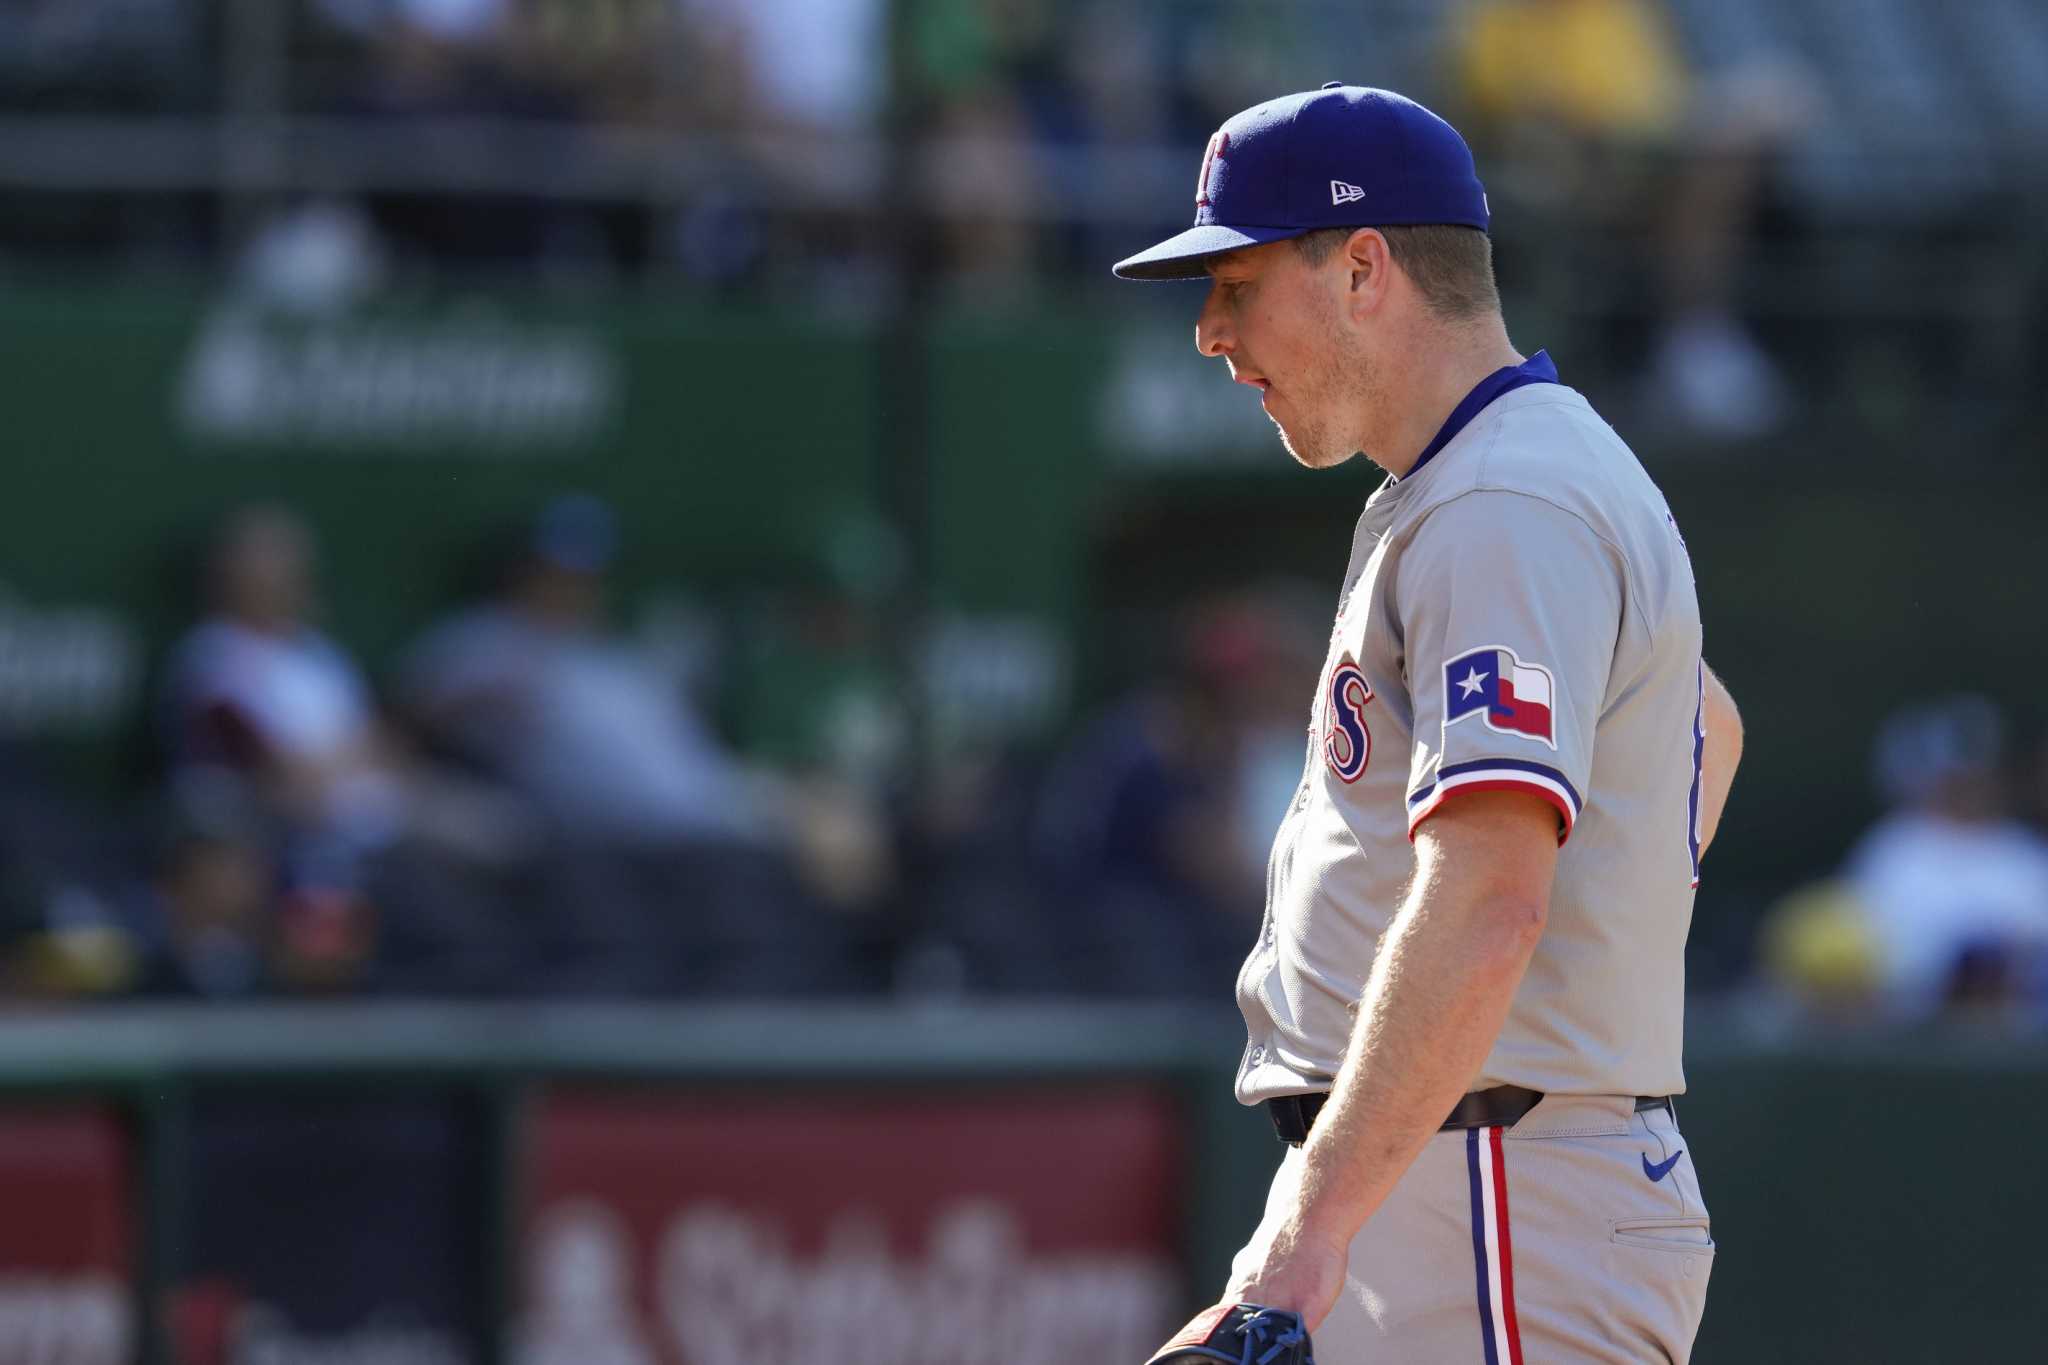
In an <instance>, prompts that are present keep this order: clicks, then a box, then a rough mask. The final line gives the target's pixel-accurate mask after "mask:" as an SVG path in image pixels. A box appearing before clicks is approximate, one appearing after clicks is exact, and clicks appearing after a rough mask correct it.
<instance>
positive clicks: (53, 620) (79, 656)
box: [0, 583, 142, 734]
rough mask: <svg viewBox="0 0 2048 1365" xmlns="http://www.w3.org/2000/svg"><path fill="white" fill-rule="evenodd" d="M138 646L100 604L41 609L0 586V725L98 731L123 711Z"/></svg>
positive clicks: (133, 684)
mask: <svg viewBox="0 0 2048 1365" xmlns="http://www.w3.org/2000/svg"><path fill="white" fill-rule="evenodd" d="M141 678H142V644H141V640H140V638H139V635H138V633H137V631H136V630H135V628H134V626H133V625H131V624H130V623H129V622H128V621H127V620H126V619H125V618H123V617H121V616H119V615H117V614H115V613H113V612H110V611H105V610H102V609H100V608H97V607H83V606H66V607H38V606H35V605H33V604H31V603H29V602H27V601H25V600H24V599H22V598H21V597H20V596H19V595H17V594H16V593H15V592H14V591H13V590H12V589H11V588H9V587H8V586H7V585H6V584H5V583H0V729H5V730H8V731H12V732H16V733H36V734H40V733H45V732H48V731H54V730H74V731H76V730H97V729H104V728H106V727H108V726H110V725H113V724H115V723H116V722H118V721H120V720H121V719H123V718H125V717H126V716H127V714H128V710H129V707H130V706H131V705H132V703H133V701H134V698H135V694H136V692H137V690H138V688H139V687H140V685H141Z"/></svg>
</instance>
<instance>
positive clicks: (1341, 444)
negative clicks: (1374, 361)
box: [1266, 310, 1377, 469]
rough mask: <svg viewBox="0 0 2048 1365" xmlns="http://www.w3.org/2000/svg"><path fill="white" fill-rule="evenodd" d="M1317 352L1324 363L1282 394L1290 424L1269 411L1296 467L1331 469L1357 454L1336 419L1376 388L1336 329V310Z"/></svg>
mask: <svg viewBox="0 0 2048 1365" xmlns="http://www.w3.org/2000/svg"><path fill="white" fill-rule="evenodd" d="M1318 331H1319V332H1320V333H1321V338H1320V345H1319V347H1318V348H1317V349H1318V353H1319V354H1320V356H1321V357H1322V363H1321V365H1320V366H1318V369H1317V372H1316V373H1314V374H1303V375H1302V376H1300V378H1299V380H1298V382H1296V383H1294V384H1291V385H1290V386H1289V387H1290V390H1291V392H1290V393H1288V394H1286V395H1283V401H1285V403H1286V407H1287V414H1288V420H1287V421H1286V422H1282V421H1281V420H1280V418H1279V417H1278V416H1276V415H1274V414H1273V413H1271V412H1268V413H1267V414H1266V415H1267V416H1268V417H1271V418H1272V421H1273V425H1274V426H1275V427H1277V428H1278V429H1279V431H1280V444H1281V445H1282V446H1283V447H1285V448H1286V450H1287V453H1288V454H1289V455H1292V456H1293V457H1294V459H1295V461H1296V463H1298V464H1300V465H1302V466H1304V467H1305V468H1308V469H1329V468H1332V467H1333V466H1336V465H1340V464H1343V463H1344V462H1345V461H1346V460H1348V459H1350V458H1351V457H1352V456H1353V455H1356V454H1357V453H1358V443H1357V441H1356V440H1355V439H1354V438H1353V437H1352V436H1351V434H1350V433H1349V432H1348V431H1347V430H1346V429H1345V427H1344V425H1343V424H1342V422H1340V421H1339V420H1338V418H1339V417H1340V416H1341V415H1342V414H1343V413H1344V412H1345V411H1346V409H1347V407H1349V406H1350V405H1349V404H1347V403H1346V402H1345V401H1344V400H1345V399H1346V398H1347V397H1350V396H1355V395H1357V394H1359V393H1366V394H1371V393H1373V392H1374V390H1375V389H1376V387H1377V386H1376V383H1375V380H1374V375H1373V372H1372V366H1371V364H1370V362H1369V361H1367V359H1366V358H1365V357H1364V356H1362V355H1360V354H1358V353H1357V350H1356V348H1355V346H1354V345H1353V343H1352V339H1351V338H1350V337H1348V336H1346V335H1345V333H1344V330H1343V329H1342V328H1341V327H1339V326H1338V325H1337V319H1336V316H1335V314H1334V310H1333V311H1332V312H1331V313H1329V314H1325V315H1323V317H1322V318H1321V325H1320V326H1319V328H1318Z"/></svg>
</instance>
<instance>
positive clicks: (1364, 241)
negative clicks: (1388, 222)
mask: <svg viewBox="0 0 2048 1365" xmlns="http://www.w3.org/2000/svg"><path fill="white" fill-rule="evenodd" d="M1344 260H1345V263H1346V264H1347V265H1349V266H1350V268H1351V286H1350V292H1351V296H1352V304H1353V306H1354V307H1356V308H1359V309H1360V310H1361V311H1363V312H1372V311H1373V310H1375V309H1377V308H1378V307H1379V304H1380V300H1381V299H1382V298H1383V297H1384V296H1385V294H1386V290H1387V283H1388V278H1389V275H1390V274H1391V271H1392V268H1393V257H1392V255H1391V254H1390V253H1389V252H1388V250H1387V239H1386V236H1385V234H1383V233H1382V232H1380V230H1379V229H1378V228H1369V227H1366V228H1360V229H1358V230H1357V231H1356V232H1354V233H1352V234H1351V235H1350V236H1349V237H1348V238H1346V239H1345V241H1344Z"/></svg>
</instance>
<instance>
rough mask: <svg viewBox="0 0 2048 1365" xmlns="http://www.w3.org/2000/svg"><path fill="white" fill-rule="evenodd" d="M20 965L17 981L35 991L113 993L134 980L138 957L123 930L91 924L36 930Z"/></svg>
mask: <svg viewBox="0 0 2048 1365" xmlns="http://www.w3.org/2000/svg"><path fill="white" fill-rule="evenodd" d="M18 966H19V968H20V973H21V975H20V982H21V984H22V985H23V986H25V987H26V988H28V989H29V990H32V991H34V992H36V993H37V994H41V995H112V994H115V993H116V992H119V991H122V990H126V989H127V988H128V987H129V986H130V985H131V984H133V982H134V980H135V977H136V975H137V973H138V972H139V971H140V969H141V962H140V959H139V957H138V955H137V953H136V951H135V944H134V942H133V941H132V940H131V939H130V938H129V936H128V935H127V934H125V933H123V932H122V931H121V930H119V929H115V928H112V927H109V926H105V925H93V926H89V927H84V926H81V927H78V928H69V929H53V930H51V931H49V932H47V933H42V934H37V935H35V936H34V937H33V938H30V939H28V940H27V941H26V942H25V943H23V944H22V947H21V956H20V958H19V959H18Z"/></svg>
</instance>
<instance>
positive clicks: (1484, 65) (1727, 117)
mask: <svg viewBox="0 0 2048 1365" xmlns="http://www.w3.org/2000/svg"><path fill="white" fill-rule="evenodd" d="M1454 31H1455V34H1456V38H1455V50H1454V52H1453V54H1452V55H1453V65H1454V71H1455V75H1456V77H1457V92H1458V96H1459V98H1460V100H1461V101H1462V102H1463V103H1464V104H1465V106H1466V107H1467V108H1468V109H1469V110H1470V111H1471V113H1472V115H1473V116H1474V117H1473V119H1472V121H1471V125H1470V127H1469V128H1468V130H1467V131H1468V132H1471V133H1473V134H1474V135H1475V136H1477V137H1479V138H1482V139H1484V140H1486V141H1490V142H1492V143H1493V144H1494V146H1495V148H1496V154H1495V156H1494V158H1493V159H1492V164H1494V165H1496V166H1498V167H1500V168H1502V172H1503V173H1502V174H1501V175H1500V176H1499V178H1498V179H1496V180H1495V181H1494V183H1495V186H1496V192H1500V191H1502V190H1505V191H1507V192H1508V193H1510V194H1512V195H1514V196H1515V197H1516V198H1518V199H1520V200H1522V201H1524V211H1525V213H1529V212H1544V213H1547V216H1549V217H1550V218H1552V220H1553V221H1552V222H1551V223H1550V224H1549V225H1548V226H1539V227H1538V228H1537V231H1538V232H1540V233H1542V234H1543V235H1544V236H1546V237H1547V238H1548V239H1549V240H1550V243H1551V245H1553V246H1558V245H1562V244H1569V243H1571V242H1573V241H1574V239H1576V238H1581V237H1583V236H1584V234H1585V233H1586V231H1587V229H1588V228H1589V227H1590V228H1593V229H1594V230H1595V231H1597V232H1603V233H1605V234H1607V235H1619V236H1621V237H1623V238H1625V239H1626V238H1634V237H1640V238H1644V239H1646V240H1647V241H1648V243H1649V245H1650V251H1651V254H1652V257H1653V261H1652V265H1653V271H1654V274H1653V279H1652V280H1651V288H1652V291H1653V296H1654V298H1655V309H1656V313H1657V316H1656V319H1655V326H1656V328H1657V336H1656V337H1655V339H1654V349H1653V351H1652V358H1651V372H1650V379H1651V381H1652V385H1653V390H1652V395H1651V396H1652V399H1653V401H1654V402H1655V403H1657V405H1658V406H1659V408H1660V409H1661V410H1662V412H1663V413H1665V414H1666V415H1668V416H1669V417H1670V418H1671V419H1672V420H1674V421H1675V422H1676V423H1677V424H1678V425H1681V426H1690V427H1693V428H1696V429H1699V430H1701V431H1704V432H1707V433H1709V434H1714V435H1724V436H1752V435H1757V434H1760V433H1762V432H1764V431H1768V430H1770V429H1771V428H1772V427H1774V426H1776V425H1777V424H1778V423H1779V421H1780V420H1781V419H1782V417H1783V414H1784V406H1785V393H1784V385H1783V383H1782V382H1781V381H1780V379H1779V377H1778V375H1777V372H1776V369H1775V367H1774V366H1773V365H1772V363H1771V361H1770V360H1769V358H1768V357H1767V356H1766V355H1765V354H1764V352H1763V350H1762V349H1761V348H1760V347H1759V346H1758V345H1757V344H1756V342H1755V340H1754V339H1753V338H1752V337H1751V336H1750V334H1749V332H1748V330H1747V329H1746V328H1745V327H1744V326H1743V325H1742V323H1741V322H1740V321H1739V319H1738V317H1737V312H1736V309H1737V306H1738V298H1737V286H1738V285H1739V283H1740V280H1741V273H1740V272H1741V265H1742V259H1743V256H1744V254H1745V251H1746V249H1747V247H1748V243H1749V234H1750V232H1751V231H1752V229H1753V226H1754V223H1753V220H1754V218H1755V213H1756V206H1757V201H1758V198H1759V193H1760V190H1761V188H1762V185H1763V177H1764V172H1765V170H1766V167H1767V161H1768V157H1769V155H1770V153H1771V152H1772V151H1773V150H1774V149H1775V148H1776V147H1777V146H1778V145H1779V144H1780V143H1782V141H1783V140H1784V139H1785V137H1786V136H1787V135H1788V134H1789V133H1790V132H1791V131H1793V129H1794V128H1796V127H1797V126H1798V125H1799V124H1800V123H1801V122H1803V121H1804V120H1805V119H1806V118H1808V117H1809V115H1810V111H1809V107H1808V106H1809V103H1810V99H1811V96H1810V95H1809V93H1808V88H1807V86H1806V84H1805V82H1804V81H1802V80H1801V79H1800V78H1799V77H1798V76H1796V75H1794V74H1792V73H1791V71H1790V68H1788V67H1783V66H1780V65H1777V64H1774V63H1771V62H1768V61H1765V60H1763V59H1759V60H1757V61H1756V62H1754V63H1752V64H1750V65H1747V66H1745V67H1742V68H1740V69H1737V70H1732V71H1727V72H1715V73H1698V72H1695V71H1693V70H1691V69H1690V67H1689V65H1688V63H1687V61H1686V57H1685V54H1684V53H1683V52H1682V51H1680V49H1679V47H1678V45H1677V43H1676V41H1675V40H1674V38H1673V35H1672V34H1671V32H1670V30H1669V28H1668V27H1667V24H1666V20H1665V17H1664V15H1663V14H1662V12H1661V11H1660V9H1659V8H1658V6H1656V5H1655V4H1653V3H1651V0H1478V3H1476V4H1474V5H1473V7H1472V8H1471V10H1470V12H1469V14H1468V16H1467V18H1466V21H1465V22H1464V23H1462V24H1459V25H1457V26H1456V28H1455V30H1454ZM1613 268H1614V262H1613V260H1612V259H1611V257H1604V253H1603V259H1600V260H1599V261H1598V262H1597V264H1595V263H1594V262H1592V261H1587V262H1586V264H1585V265H1584V266H1583V267H1582V268H1580V269H1578V270H1575V271H1574V272H1573V273H1572V276H1571V278H1570V280H1569V281H1568V284H1567V287H1568V288H1569V289H1571V290H1572V291H1573V292H1574V293H1575V294H1576V293H1580V292H1582V291H1584V290H1586V289H1588V288H1591V287H1592V286H1593V282H1594V280H1595V278H1596V276H1595V274H1594V273H1593V272H1594V270H1596V269H1597V270H1598V271H1599V272H1601V274H1602V275H1604V276H1607V277H1612V275H1613ZM1577 301H1578V300H1576V299H1575V300H1574V302H1577Z"/></svg>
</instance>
